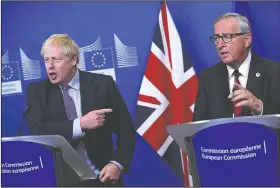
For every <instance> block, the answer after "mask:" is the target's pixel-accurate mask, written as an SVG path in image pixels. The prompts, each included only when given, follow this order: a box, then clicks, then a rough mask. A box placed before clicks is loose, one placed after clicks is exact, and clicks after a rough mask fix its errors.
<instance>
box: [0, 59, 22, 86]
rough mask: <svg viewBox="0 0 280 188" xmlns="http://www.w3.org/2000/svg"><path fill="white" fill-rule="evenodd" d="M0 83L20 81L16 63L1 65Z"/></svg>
mask: <svg viewBox="0 0 280 188" xmlns="http://www.w3.org/2000/svg"><path fill="white" fill-rule="evenodd" d="M1 76H2V82H11V81H17V80H20V76H19V67H18V62H10V63H5V64H2V75H1Z"/></svg>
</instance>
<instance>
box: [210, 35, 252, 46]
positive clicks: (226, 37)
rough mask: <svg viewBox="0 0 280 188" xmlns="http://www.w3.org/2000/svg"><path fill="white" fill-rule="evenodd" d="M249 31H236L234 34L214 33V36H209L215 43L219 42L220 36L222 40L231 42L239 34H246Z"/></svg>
mask: <svg viewBox="0 0 280 188" xmlns="http://www.w3.org/2000/svg"><path fill="white" fill-rule="evenodd" d="M245 34H247V33H234V34H230V33H226V34H222V35H214V36H211V37H209V39H210V41H211V42H212V43H214V44H218V42H219V40H220V38H222V40H223V41H224V42H225V43H229V42H231V41H232V39H233V38H234V37H236V36H239V35H245Z"/></svg>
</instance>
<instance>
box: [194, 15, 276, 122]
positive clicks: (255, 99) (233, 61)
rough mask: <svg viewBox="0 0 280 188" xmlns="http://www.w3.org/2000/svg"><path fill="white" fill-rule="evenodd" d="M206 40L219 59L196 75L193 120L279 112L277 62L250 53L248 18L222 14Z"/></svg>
mask: <svg viewBox="0 0 280 188" xmlns="http://www.w3.org/2000/svg"><path fill="white" fill-rule="evenodd" d="M210 40H211V42H212V43H214V44H215V45H216V49H217V52H218V55H219V57H220V58H221V62H220V63H218V64H216V65H214V66H213V67H210V68H209V69H207V70H205V71H203V72H202V73H201V75H200V81H199V90H198V94H197V100H196V104H195V109H194V117H193V121H198V120H208V119H216V118H226V117H235V116H250V115H265V114H277V113H280V64H279V63H277V62H275V61H272V60H269V59H265V58H262V57H259V56H258V55H256V54H254V53H253V52H251V44H252V33H251V28H250V23H249V21H248V19H247V18H246V17H244V16H241V15H239V14H236V13H227V14H225V15H222V16H221V17H219V18H218V19H217V20H216V22H215V24H214V36H211V37H210Z"/></svg>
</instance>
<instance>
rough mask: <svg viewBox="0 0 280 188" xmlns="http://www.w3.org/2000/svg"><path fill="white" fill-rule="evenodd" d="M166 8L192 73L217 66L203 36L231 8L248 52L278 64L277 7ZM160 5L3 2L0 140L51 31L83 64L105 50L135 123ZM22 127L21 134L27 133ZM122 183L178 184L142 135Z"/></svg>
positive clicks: (39, 71)
mask: <svg viewBox="0 0 280 188" xmlns="http://www.w3.org/2000/svg"><path fill="white" fill-rule="evenodd" d="M168 6H169V9H170V12H171V15H172V17H173V19H174V22H175V24H176V26H177V28H178V32H179V34H180V36H181V38H182V42H183V44H184V46H185V49H186V50H187V51H188V54H189V55H190V58H191V60H192V63H193V64H194V67H195V70H196V73H197V74H198V75H199V73H200V71H201V70H203V69H205V68H207V67H209V66H211V65H214V64H215V63H217V62H218V61H219V58H218V56H217V53H216V49H215V46H214V45H213V44H211V43H210V41H209V38H208V37H209V36H210V35H212V34H213V26H212V25H213V23H214V21H215V19H216V18H217V17H218V16H219V15H221V14H223V13H226V12H234V11H235V10H236V11H238V12H241V13H245V14H246V15H250V16H249V18H250V21H252V29H253V50H255V51H256V52H258V53H259V54H261V55H263V56H265V57H269V58H272V59H274V60H277V61H280V53H279V49H280V38H279V33H280V2H249V3H248V2H230V1H229V2H170V3H168ZM160 7H161V4H160V2H2V46H1V47H2V51H1V56H2V67H3V64H5V63H6V64H7V66H8V65H11V66H12V64H13V65H17V66H12V67H13V68H14V69H15V72H16V71H18V73H19V78H20V79H19V80H17V82H16V84H17V85H15V86H9V85H8V86H5V87H7V88H6V89H7V90H5V92H4V93H3V91H4V90H3V85H2V136H5V137H6V136H15V135H16V132H17V129H18V127H19V125H20V121H21V117H22V114H23V112H24V109H25V106H26V102H25V98H26V87H27V85H28V84H29V83H30V82H34V81H39V80H41V79H43V78H44V77H45V76H46V71H45V67H44V63H43V59H42V57H41V56H40V50H41V45H42V43H43V41H44V40H45V39H46V38H47V37H48V36H50V35H51V34H53V33H67V34H69V35H70V36H71V37H72V38H73V39H74V40H75V41H76V42H77V44H78V45H79V46H80V48H81V51H82V52H83V54H84V55H85V56H84V59H87V57H86V53H92V52H97V51H99V52H101V51H102V52H105V51H106V53H105V54H107V55H110V53H111V57H112V58H111V61H112V64H111V65H112V67H111V68H110V69H108V70H107V74H110V75H112V76H113V77H114V78H115V80H116V83H117V86H118V88H119V89H120V92H121V94H122V96H123V97H124V100H125V102H126V104H127V106H128V109H129V111H130V113H131V116H132V117H133V118H134V115H135V110H136V102H137V98H138V91H139V88H140V85H141V81H142V77H143V74H144V72H145V67H146V62H147V58H148V56H149V53H150V47H151V42H152V38H153V35H154V29H155V26H156V23H157V17H158V13H159V10H160ZM128 59H129V60H130V61H127V60H128ZM16 67H17V68H16ZM90 67H93V66H90V62H85V61H82V62H80V68H81V69H84V70H86V71H91V69H90ZM89 69H90V70H89ZM9 70H10V69H5V70H3V71H2V73H5V74H2V75H4V76H6V77H7V78H8V77H9V74H10V72H9ZM28 70H29V71H28ZM155 74H156V73H155ZM6 77H5V78H6ZM128 78H129V79H128ZM11 81H12V80H5V84H9V82H10V85H11ZM2 82H3V83H4V79H3V77H2ZM9 87H15V88H9ZM12 89H15V90H12ZM8 91H14V92H10V93H9V92H8ZM23 125H24V126H23V133H24V134H28V131H27V129H26V126H25V124H23ZM124 182H125V185H127V186H133V185H138V186H164V185H168V186H182V185H183V181H182V180H181V179H180V178H179V177H178V176H177V174H175V172H174V171H173V170H172V169H171V168H170V167H169V165H168V164H167V163H166V162H164V161H163V160H162V159H161V158H160V157H159V156H158V155H157V154H156V152H154V151H153V150H152V148H151V147H150V146H149V145H148V144H147V143H146V142H145V141H144V140H143V139H142V138H141V137H140V136H137V143H136V148H135V156H134V158H133V162H132V166H131V172H130V174H128V175H125V176H124Z"/></svg>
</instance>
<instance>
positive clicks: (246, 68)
mask: <svg viewBox="0 0 280 188" xmlns="http://www.w3.org/2000/svg"><path fill="white" fill-rule="evenodd" d="M251 58H252V54H251V52H250V51H249V54H248V56H247V58H246V59H245V61H244V62H243V63H242V64H241V66H240V67H239V68H238V70H239V72H240V74H241V75H242V76H244V77H245V78H248V75H249V68H250V63H251ZM227 70H228V75H229V78H230V77H232V76H233V75H232V74H233V72H234V69H233V68H231V67H230V66H228V65H227Z"/></svg>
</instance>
